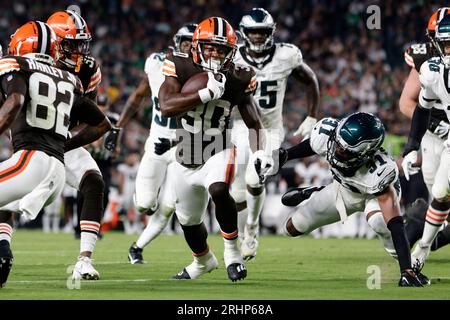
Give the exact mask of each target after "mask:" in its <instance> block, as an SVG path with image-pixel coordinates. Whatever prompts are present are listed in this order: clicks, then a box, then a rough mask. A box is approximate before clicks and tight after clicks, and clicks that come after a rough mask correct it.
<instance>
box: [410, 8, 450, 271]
mask: <svg viewBox="0 0 450 320" xmlns="http://www.w3.org/2000/svg"><path fill="white" fill-rule="evenodd" d="M433 45H434V46H435V49H436V52H437V57H435V58H431V59H429V60H427V61H426V62H425V63H423V64H422V66H421V67H420V76H419V80H420V85H421V89H420V93H419V101H418V104H417V107H416V108H415V110H414V114H413V118H412V122H411V131H410V133H409V137H408V142H407V144H406V146H405V150H404V152H403V155H404V159H403V162H402V167H403V171H404V172H405V174H411V173H414V172H415V171H416V170H417V168H416V167H414V165H415V163H416V162H417V150H418V149H419V147H420V143H421V140H422V137H423V136H424V135H425V132H426V131H427V128H428V127H429V119H430V113H431V109H432V107H433V106H436V102H437V101H440V102H441V103H442V105H443V106H449V105H450V83H449V76H448V75H449V70H450V15H446V16H445V17H444V18H443V19H442V20H441V21H440V22H439V24H438V25H437V27H436V34H435V36H434V39H433ZM444 110H445V112H446V115H447V118H448V120H449V119H450V115H449V110H448V108H447V107H445V108H444ZM448 120H447V121H448ZM449 148H450V145H449V140H448V137H447V139H446V140H445V141H444V143H443V148H442V152H441V157H440V161H439V166H438V168H437V171H436V174H435V178H434V181H433V186H432V188H431V194H432V197H433V199H432V201H431V204H430V205H429V207H428V211H427V214H426V217H425V226H424V230H423V234H422V238H421V239H420V240H419V243H418V244H417V245H416V247H415V248H414V251H413V253H412V259H413V262H414V264H415V265H416V267H417V268H419V269H421V268H422V267H423V265H424V263H425V260H426V258H427V257H428V255H429V253H430V246H431V243H432V241H433V240H434V238H435V237H436V234H437V233H438V231H439V229H440V228H441V226H442V225H443V223H444V222H445V221H446V219H447V217H448V213H449V211H450V201H449V197H448V196H449V193H448V186H449V178H450V176H449V173H450V167H449V166H450V153H449Z"/></svg>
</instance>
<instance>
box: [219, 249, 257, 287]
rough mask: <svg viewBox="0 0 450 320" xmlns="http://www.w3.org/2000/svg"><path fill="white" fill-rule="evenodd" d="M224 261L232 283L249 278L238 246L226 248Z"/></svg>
mask: <svg viewBox="0 0 450 320" xmlns="http://www.w3.org/2000/svg"><path fill="white" fill-rule="evenodd" d="M244 241H245V240H244ZM255 254H256V253H255ZM223 260H224V261H225V265H226V267H227V273H228V278H229V279H230V280H231V281H233V282H235V281H237V280H242V279H245V277H247V268H246V267H245V264H244V260H243V258H242V255H241V252H240V250H239V248H238V247H237V246H230V247H227V246H226V247H225V251H224V253H223Z"/></svg>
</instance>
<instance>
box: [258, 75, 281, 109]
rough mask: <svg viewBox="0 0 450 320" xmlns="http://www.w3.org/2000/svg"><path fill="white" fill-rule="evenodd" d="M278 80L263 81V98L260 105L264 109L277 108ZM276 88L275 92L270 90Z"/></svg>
mask: <svg viewBox="0 0 450 320" xmlns="http://www.w3.org/2000/svg"><path fill="white" fill-rule="evenodd" d="M277 87H278V85H277V80H272V81H261V98H264V99H259V105H260V107H261V108H264V109H272V108H275V106H276V104H277ZM273 88H275V90H270V89H273Z"/></svg>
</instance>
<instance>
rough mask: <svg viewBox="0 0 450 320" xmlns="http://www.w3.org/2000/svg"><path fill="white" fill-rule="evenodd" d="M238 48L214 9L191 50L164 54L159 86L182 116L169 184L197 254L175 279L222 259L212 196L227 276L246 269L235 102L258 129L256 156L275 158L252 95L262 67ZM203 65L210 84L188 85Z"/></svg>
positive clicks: (164, 108)
mask: <svg viewBox="0 0 450 320" xmlns="http://www.w3.org/2000/svg"><path fill="white" fill-rule="evenodd" d="M235 53H236V34H235V32H234V30H233V28H232V27H231V25H230V24H229V23H228V22H227V21H226V20H225V19H223V18H220V17H211V18H208V19H206V20H204V21H202V22H201V23H200V24H199V25H198V26H197V28H196V29H195V31H194V37H193V42H192V55H187V54H183V53H174V54H173V56H172V57H167V58H166V60H165V61H164V65H163V74H164V75H165V80H164V83H163V84H162V86H161V88H160V90H159V102H160V105H161V112H162V115H163V116H170V117H173V116H176V117H177V122H178V128H180V129H177V139H178V140H177V141H179V142H178V144H177V150H176V158H177V161H176V162H175V163H172V164H171V165H170V166H169V169H168V173H167V174H168V178H167V183H168V184H173V186H172V187H170V188H169V187H168V188H166V189H172V188H173V189H174V193H175V196H176V214H177V217H178V220H179V222H180V224H181V226H182V229H183V232H184V235H185V238H186V241H187V243H188V245H189V247H190V248H191V250H192V252H193V256H194V261H193V262H192V263H191V264H190V265H188V266H187V267H186V268H184V269H183V270H182V271H181V272H180V273H179V274H177V275H176V276H175V278H176V279H195V278H198V277H199V276H201V275H202V274H204V273H206V272H210V271H212V270H213V269H215V268H217V266H218V261H217V259H216V257H215V256H214V254H213V253H212V251H211V250H210V249H209V247H208V244H207V241H206V239H207V235H208V233H207V230H206V227H205V224H204V222H203V220H204V217H205V211H206V206H207V204H208V199H209V197H211V198H212V201H213V202H214V204H215V208H216V212H215V213H216V218H217V221H218V223H219V225H220V229H221V233H222V236H223V239H224V246H225V249H224V262H225V266H226V268H227V272H228V277H229V279H230V280H232V281H237V280H241V279H244V278H245V277H246V276H247V270H246V267H245V264H244V261H243V259H242V256H241V252H240V249H239V246H238V241H237V237H238V230H237V210H236V203H235V201H234V199H233V198H232V197H231V195H230V190H229V189H230V185H231V183H232V181H233V177H234V173H235V156H236V150H235V147H234V146H233V145H232V143H231V141H230V137H229V135H230V133H229V131H228V130H227V129H228V126H229V120H230V112H231V110H232V108H233V107H234V106H236V105H237V106H238V108H239V111H240V113H241V115H242V118H243V119H244V121H245V123H246V125H247V126H248V127H249V128H252V129H254V132H255V139H254V140H253V141H252V142H254V143H252V150H253V151H254V152H255V154H254V158H255V159H259V161H260V162H261V165H262V167H263V168H264V167H265V165H266V164H267V165H270V161H271V159H270V157H269V156H267V155H266V154H265V152H264V151H263V150H260V149H259V148H258V146H259V145H261V136H260V131H259V130H260V129H261V128H262V125H261V122H260V118H259V117H258V114H257V111H256V107H255V106H254V104H253V102H252V94H253V92H254V90H255V88H256V78H255V72H254V71H253V70H251V69H250V68H248V67H245V66H238V65H235V64H234V63H233V58H234V55H235ZM205 71H206V73H205ZM199 73H203V75H207V79H208V80H207V84H205V87H203V88H201V89H199V90H198V91H194V92H182V88H183V86H184V84H185V83H186V82H187V81H188V79H190V78H192V77H193V76H196V75H197V74H199ZM200 87H201V85H200ZM180 140H181V141H180ZM254 170H255V171H256V168H255V169H254ZM255 174H256V173H255Z"/></svg>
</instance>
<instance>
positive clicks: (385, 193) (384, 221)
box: [277, 112, 429, 286]
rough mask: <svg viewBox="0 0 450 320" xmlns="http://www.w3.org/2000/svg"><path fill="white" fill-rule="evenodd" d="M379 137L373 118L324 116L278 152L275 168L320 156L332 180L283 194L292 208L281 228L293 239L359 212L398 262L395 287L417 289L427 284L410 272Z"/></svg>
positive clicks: (388, 161) (394, 179)
mask: <svg viewBox="0 0 450 320" xmlns="http://www.w3.org/2000/svg"><path fill="white" fill-rule="evenodd" d="M384 134H385V130H384V126H383V124H382V123H381V121H380V120H379V119H378V118H377V117H375V116H373V115H372V114H369V113H363V112H357V113H354V114H351V115H350V116H348V117H346V118H344V119H342V120H340V121H338V120H336V119H333V118H324V119H322V120H321V121H319V122H318V123H317V124H316V125H315V126H314V129H313V130H312V133H311V137H310V138H309V139H307V140H304V141H303V142H301V143H300V144H298V145H297V146H294V147H292V148H290V149H288V150H285V149H283V148H280V149H279V150H278V152H277V155H278V156H279V161H280V167H281V166H282V165H283V164H284V163H286V162H287V161H288V160H291V159H298V158H304V157H308V156H312V155H314V154H318V155H320V156H323V157H325V158H326V160H327V162H328V163H329V164H330V168H331V173H332V175H333V178H334V180H333V183H332V184H330V185H328V186H325V187H320V188H314V187H313V188H307V189H305V188H298V189H294V190H292V191H288V192H287V193H286V194H285V195H283V197H282V202H283V204H285V205H290V206H296V211H295V212H294V214H293V215H292V216H291V217H290V218H289V219H288V220H287V222H286V224H285V227H286V231H287V233H288V234H289V235H290V236H292V237H296V236H300V235H303V234H308V233H310V232H311V231H313V230H315V229H317V228H320V227H322V226H324V225H328V224H331V223H334V222H336V221H339V220H342V221H344V220H346V219H347V216H348V215H351V214H353V213H355V212H364V213H365V214H366V219H367V222H368V224H369V225H370V226H371V228H372V229H373V230H374V231H375V232H376V233H377V234H378V235H379V236H380V238H381V240H382V242H383V244H384V247H385V249H386V251H387V252H388V253H389V254H390V255H391V256H393V257H394V258H396V259H398V262H399V265H400V272H401V276H400V281H399V286H422V285H423V284H428V283H429V280H428V278H426V277H425V276H424V275H422V274H421V273H420V272H417V273H416V272H414V271H413V269H412V265H411V253H410V249H409V244H408V240H407V239H406V236H405V233H404V226H403V219H402V217H401V215H400V201H399V199H400V196H399V193H400V183H399V180H398V169H397V165H396V163H395V161H394V160H393V159H392V158H391V157H390V156H389V155H388V154H387V153H386V152H385V151H384V150H383V149H382V148H381V145H382V143H383V140H384ZM419 277H420V278H419Z"/></svg>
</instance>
